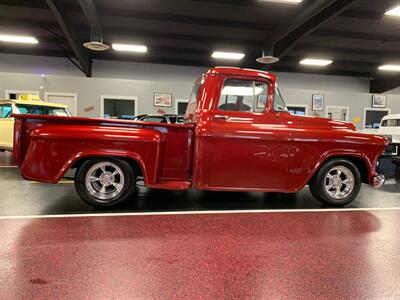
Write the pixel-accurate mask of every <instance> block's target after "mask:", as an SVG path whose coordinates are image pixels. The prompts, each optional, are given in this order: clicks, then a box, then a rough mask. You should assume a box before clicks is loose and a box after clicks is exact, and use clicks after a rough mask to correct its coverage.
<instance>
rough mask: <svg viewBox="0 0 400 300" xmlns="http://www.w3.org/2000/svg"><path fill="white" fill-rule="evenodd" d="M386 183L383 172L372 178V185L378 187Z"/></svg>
mask: <svg viewBox="0 0 400 300" xmlns="http://www.w3.org/2000/svg"><path fill="white" fill-rule="evenodd" d="M384 183H385V175H383V174H378V175H376V176H374V178H373V179H372V186H373V187H374V188H376V189H379V188H380V187H382V185H383V184H384Z"/></svg>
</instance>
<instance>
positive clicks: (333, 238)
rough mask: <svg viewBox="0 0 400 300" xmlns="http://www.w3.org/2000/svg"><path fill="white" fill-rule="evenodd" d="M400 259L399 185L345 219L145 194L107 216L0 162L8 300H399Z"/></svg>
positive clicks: (366, 191) (0, 243)
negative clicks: (26, 178)
mask: <svg viewBox="0 0 400 300" xmlns="http://www.w3.org/2000/svg"><path fill="white" fill-rule="evenodd" d="M354 208H356V210H355V209H354ZM228 210H229V212H227V211H228ZM247 210H251V211H252V212H251V213H249V212H247ZM232 211H233V212H232ZM110 212H114V214H110ZM157 212H160V213H157ZM164 212H171V214H165V213H164ZM66 214H67V215H68V216H65V215H66ZM399 253H400V187H399V186H398V185H397V184H396V183H395V181H389V182H387V183H386V184H385V185H384V186H383V188H381V189H379V190H375V189H372V188H370V187H368V186H363V187H362V190H361V193H360V196H359V197H358V199H357V200H356V201H354V202H353V203H352V204H350V205H349V206H348V207H345V208H342V209H331V208H329V207H328V206H324V205H322V204H320V203H319V202H318V201H316V200H315V199H314V198H313V197H312V195H311V194H310V192H309V190H308V189H307V188H305V189H304V190H303V191H301V192H300V193H297V194H291V195H285V194H276V193H225V192H199V191H193V190H191V191H187V192H172V191H161V190H149V189H146V188H144V187H140V186H139V187H138V188H137V190H136V197H135V199H132V200H131V201H130V202H129V203H126V204H125V205H123V206H121V207H118V208H116V209H113V210H96V209H93V208H91V207H89V206H87V205H86V204H84V203H83V202H82V201H81V200H80V199H79V198H78V196H77V195H76V193H75V190H74V186H73V183H72V181H71V180H64V181H62V182H61V183H59V184H56V185H49V184H41V183H36V182H30V181H24V180H22V178H21V177H20V174H19V170H18V168H15V167H13V163H12V159H11V158H10V155H9V154H4V153H0V299H54V298H57V299H350V298H352V299H353V298H355V299H400V281H399V280H398V279H399V278H400V271H399V270H400V258H399Z"/></svg>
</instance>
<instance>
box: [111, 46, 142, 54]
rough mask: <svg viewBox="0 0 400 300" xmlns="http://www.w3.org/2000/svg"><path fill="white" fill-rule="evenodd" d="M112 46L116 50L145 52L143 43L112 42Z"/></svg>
mask: <svg viewBox="0 0 400 300" xmlns="http://www.w3.org/2000/svg"><path fill="white" fill-rule="evenodd" d="M112 48H113V49H114V50H116V51H125V52H139V53H146V52H147V47H146V46H143V45H130V44H112Z"/></svg>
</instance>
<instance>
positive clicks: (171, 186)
mask: <svg viewBox="0 0 400 300" xmlns="http://www.w3.org/2000/svg"><path fill="white" fill-rule="evenodd" d="M191 186H192V183H191V182H190V181H164V182H160V183H155V184H149V185H147V186H146V187H148V188H151V189H164V190H177V191H181V190H188V189H190V188H191Z"/></svg>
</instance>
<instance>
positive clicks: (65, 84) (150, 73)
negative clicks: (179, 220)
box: [0, 54, 400, 128]
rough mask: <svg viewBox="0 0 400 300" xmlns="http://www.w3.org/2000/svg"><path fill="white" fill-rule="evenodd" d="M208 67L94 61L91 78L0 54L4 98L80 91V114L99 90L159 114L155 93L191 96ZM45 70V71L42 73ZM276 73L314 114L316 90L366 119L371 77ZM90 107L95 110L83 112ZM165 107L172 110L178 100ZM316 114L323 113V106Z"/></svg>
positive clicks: (66, 65) (395, 102)
mask: <svg viewBox="0 0 400 300" xmlns="http://www.w3.org/2000/svg"><path fill="white" fill-rule="evenodd" d="M204 71H206V69H205V68H198V67H184V66H171V65H157V64H142V63H131V62H114V61H94V64H93V77H92V78H86V77H84V75H83V74H82V73H81V72H80V71H79V70H78V69H77V68H76V67H75V66H74V65H72V64H71V63H70V62H69V61H68V60H66V59H64V58H48V57H38V56H25V55H10V54H0V97H4V92H5V90H39V89H40V86H43V90H41V95H42V97H43V95H44V92H65V93H77V95H78V115H80V116H88V117H99V116H100V98H101V95H119V96H136V97H138V99H139V100H138V113H140V114H142V113H155V112H157V109H158V108H156V107H153V93H154V92H167V93H172V94H173V98H174V99H182V98H183V99H185V98H186V99H187V98H188V97H189V94H190V92H191V88H192V84H193V81H194V80H195V79H197V78H198V77H199V76H200V75H201V74H202V73H203V72H204ZM41 74H46V76H45V77H44V78H42V77H41V76H40V75H41ZM277 76H278V80H279V87H280V89H281V91H282V94H283V96H284V97H285V101H286V102H287V103H293V104H307V105H308V107H309V110H308V112H309V114H310V115H311V114H312V111H311V98H312V94H324V95H325V106H327V105H333V106H348V107H350V121H352V120H353V119H354V118H355V117H360V118H361V119H362V118H363V115H364V108H365V107H371V102H372V95H371V94H369V93H368V90H369V81H368V80H366V79H363V78H351V77H340V76H326V75H309V74H294V73H277ZM392 93H393V94H390V95H388V103H387V104H388V107H390V108H391V109H392V112H393V113H400V89H397V90H394V91H393V92H392ZM90 106H93V107H94V110H92V111H89V112H85V108H88V107H90ZM162 109H163V110H164V111H165V112H167V113H169V112H174V109H175V103H173V105H172V107H171V108H162ZM318 114H320V115H321V116H322V117H325V111H324V112H318ZM360 126H362V122H361V123H360V124H359V127H360ZM360 128H361V127H360Z"/></svg>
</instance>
